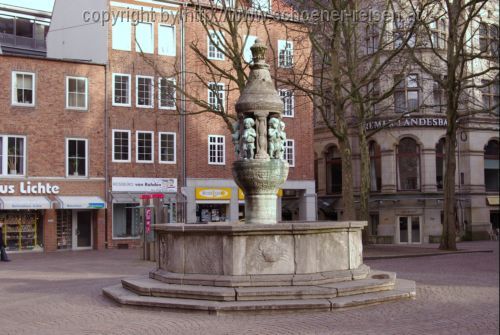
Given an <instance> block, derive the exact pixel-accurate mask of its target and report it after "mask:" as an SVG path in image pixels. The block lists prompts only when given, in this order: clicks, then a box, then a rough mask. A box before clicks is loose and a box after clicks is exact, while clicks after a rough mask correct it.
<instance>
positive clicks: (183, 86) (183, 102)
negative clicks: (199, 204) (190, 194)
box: [180, 3, 187, 223]
mask: <svg viewBox="0 0 500 335" xmlns="http://www.w3.org/2000/svg"><path fill="white" fill-rule="evenodd" d="M186 8H187V4H186V3H183V4H182V8H181V15H180V23H181V90H182V96H181V113H180V114H181V115H180V123H181V124H180V128H181V129H180V133H181V146H182V148H181V151H182V171H181V179H182V184H181V187H182V189H184V190H185V189H186V186H187V180H186V178H187V168H186V162H187V159H186V148H187V145H186V116H185V113H186V95H185V94H184V92H185V91H186V32H185V30H186V26H185V22H184V15H185V11H186ZM181 194H182V192H181ZM182 198H183V202H182V213H183V221H184V223H187V196H186V195H184V194H182Z"/></svg>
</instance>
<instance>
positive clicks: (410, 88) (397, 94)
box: [394, 74, 420, 113]
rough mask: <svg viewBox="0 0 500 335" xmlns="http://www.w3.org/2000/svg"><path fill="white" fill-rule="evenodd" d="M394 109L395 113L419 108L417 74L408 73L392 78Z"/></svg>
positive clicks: (409, 111)
mask: <svg viewBox="0 0 500 335" xmlns="http://www.w3.org/2000/svg"><path fill="white" fill-rule="evenodd" d="M394 81H395V83H396V87H395V89H394V109H395V112H396V113H411V112H415V111H417V110H418V108H419V91H420V88H419V81H418V74H409V75H407V76H406V77H401V76H396V77H395V78H394Z"/></svg>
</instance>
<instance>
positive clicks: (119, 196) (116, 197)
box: [111, 192, 141, 204]
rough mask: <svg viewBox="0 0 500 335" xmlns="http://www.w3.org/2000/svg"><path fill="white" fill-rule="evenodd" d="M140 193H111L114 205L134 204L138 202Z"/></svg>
mask: <svg viewBox="0 0 500 335" xmlns="http://www.w3.org/2000/svg"><path fill="white" fill-rule="evenodd" d="M140 196H141V194H140V193H116V192H113V193H111V198H112V201H113V203H114V204H135V203H139V202H140Z"/></svg>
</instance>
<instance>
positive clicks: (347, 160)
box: [339, 136, 356, 220]
mask: <svg viewBox="0 0 500 335" xmlns="http://www.w3.org/2000/svg"><path fill="white" fill-rule="evenodd" d="M339 147H340V157H341V158H342V201H343V203H344V214H343V216H342V219H343V220H356V209H355V208H354V190H353V188H354V182H353V173H352V149H351V143H350V141H349V138H348V137H347V136H345V137H343V138H340V139H339Z"/></svg>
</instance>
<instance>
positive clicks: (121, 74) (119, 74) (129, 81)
mask: <svg viewBox="0 0 500 335" xmlns="http://www.w3.org/2000/svg"><path fill="white" fill-rule="evenodd" d="M117 76H121V77H128V92H127V99H128V103H126V104H122V103H117V102H115V78H116V77H117ZM112 77H113V78H112V85H113V90H112V92H111V93H112V99H113V101H112V105H113V106H119V107H131V106H132V94H131V92H132V90H131V85H132V76H131V75H130V74H126V73H113V75H112Z"/></svg>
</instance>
